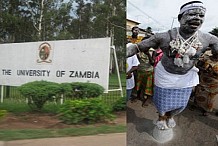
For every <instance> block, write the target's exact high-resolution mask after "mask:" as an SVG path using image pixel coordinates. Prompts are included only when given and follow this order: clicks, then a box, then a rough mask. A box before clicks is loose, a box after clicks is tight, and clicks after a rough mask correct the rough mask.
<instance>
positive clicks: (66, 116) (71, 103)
mask: <svg viewBox="0 0 218 146" xmlns="http://www.w3.org/2000/svg"><path fill="white" fill-rule="evenodd" d="M114 117H115V116H114V115H113V114H112V111H111V109H110V108H109V107H108V106H106V104H104V103H103V102H102V100H101V99H99V98H87V99H81V100H68V101H65V102H64V104H63V105H62V106H61V108H60V119H61V120H63V122H65V123H67V124H77V123H95V122H101V121H106V120H112V119H113V118H114Z"/></svg>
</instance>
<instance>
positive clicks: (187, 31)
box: [126, 1, 218, 129]
mask: <svg viewBox="0 0 218 146" xmlns="http://www.w3.org/2000/svg"><path fill="white" fill-rule="evenodd" d="M205 13H206V8H205V7H204V5H203V3H202V2H201V1H191V2H188V3H186V4H184V5H182V6H181V8H180V11H179V15H178V21H179V23H180V27H178V28H173V29H171V30H169V31H167V32H163V33H157V34H155V35H153V36H151V37H150V38H149V39H146V40H143V41H142V42H139V43H137V44H133V45H131V46H129V47H128V48H127V52H126V53H127V57H129V56H132V55H134V54H136V53H137V52H139V51H143V52H146V51H147V50H148V49H149V48H154V49H158V48H161V50H162V51H163V56H162V58H161V61H159V62H158V64H157V66H156V67H155V72H154V73H155V76H154V84H155V86H154V95H153V102H154V104H155V106H156V108H157V110H158V113H159V118H158V120H157V121H156V126H157V127H158V128H159V129H167V128H173V127H175V126H176V122H175V120H174V116H175V115H177V114H179V113H181V112H182V111H183V110H184V109H185V108H186V106H187V103H188V100H189V97H190V94H191V92H192V88H193V87H194V86H196V85H198V84H199V76H198V71H199V69H198V68H197V67H196V66H195V64H196V62H197V60H198V58H199V57H200V56H201V55H202V54H203V53H204V52H205V50H206V49H207V48H208V46H210V49H211V50H212V53H213V55H214V58H218V38H217V37H216V36H214V35H211V34H209V33H203V32H201V31H199V28H200V27H201V25H202V24H203V22H204V18H205Z"/></svg>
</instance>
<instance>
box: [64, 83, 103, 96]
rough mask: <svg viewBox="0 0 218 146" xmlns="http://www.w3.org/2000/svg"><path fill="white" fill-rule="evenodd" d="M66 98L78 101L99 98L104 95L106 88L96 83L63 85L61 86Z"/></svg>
mask: <svg viewBox="0 0 218 146" xmlns="http://www.w3.org/2000/svg"><path fill="white" fill-rule="evenodd" d="M61 86H62V90H63V92H64V93H65V96H67V97H72V98H76V99H82V98H91V97H98V96H100V95H102V94H103V93H104V88H103V87H102V86H100V85H98V84H95V83H81V82H74V83H63V84H61Z"/></svg>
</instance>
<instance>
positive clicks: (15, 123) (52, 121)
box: [0, 111, 126, 129]
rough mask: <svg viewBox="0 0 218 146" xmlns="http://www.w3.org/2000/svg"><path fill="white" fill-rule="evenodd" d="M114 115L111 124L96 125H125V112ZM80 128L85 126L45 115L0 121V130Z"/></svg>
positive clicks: (24, 114)
mask: <svg viewBox="0 0 218 146" xmlns="http://www.w3.org/2000/svg"><path fill="white" fill-rule="evenodd" d="M115 115H116V119H115V120H114V121H113V122H108V123H98V124H96V125H101V124H104V125H105V124H108V125H118V124H123V125H125V124H126V112H125V111H122V112H117V113H116V114H115ZM80 126H87V125H67V124H64V123H63V122H61V120H59V119H58V117H57V116H56V115H52V114H45V113H23V114H19V115H15V114H11V113H9V114H7V115H6V117H4V118H3V119H0V129H57V128H70V127H80Z"/></svg>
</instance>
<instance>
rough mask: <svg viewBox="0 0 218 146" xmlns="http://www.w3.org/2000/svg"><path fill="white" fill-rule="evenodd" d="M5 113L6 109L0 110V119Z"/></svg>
mask: <svg viewBox="0 0 218 146" xmlns="http://www.w3.org/2000/svg"><path fill="white" fill-rule="evenodd" d="M6 114H7V111H6V110H0V119H1V118H3V117H4V116H5V115H6Z"/></svg>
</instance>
